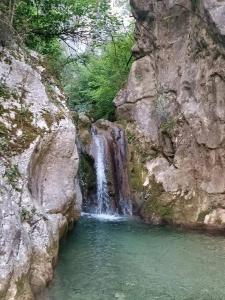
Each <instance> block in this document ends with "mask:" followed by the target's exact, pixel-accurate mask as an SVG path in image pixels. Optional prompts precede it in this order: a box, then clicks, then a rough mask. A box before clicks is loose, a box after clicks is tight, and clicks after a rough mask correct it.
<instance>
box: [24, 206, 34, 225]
mask: <svg viewBox="0 0 225 300" xmlns="http://www.w3.org/2000/svg"><path fill="white" fill-rule="evenodd" d="M31 218H32V212H31V211H29V210H27V209H26V208H25V207H23V208H22V210H21V220H22V222H24V221H26V222H29V221H30V220H31Z"/></svg>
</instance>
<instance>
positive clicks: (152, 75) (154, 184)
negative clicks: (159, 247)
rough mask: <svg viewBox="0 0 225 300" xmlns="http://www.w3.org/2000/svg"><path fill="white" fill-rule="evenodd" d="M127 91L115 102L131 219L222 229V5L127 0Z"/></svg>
mask: <svg viewBox="0 0 225 300" xmlns="http://www.w3.org/2000/svg"><path fill="white" fill-rule="evenodd" d="M131 5H132V8H133V15H134V17H135V19H136V29H135V38H136V44H135V46H134V47H133V53H134V55H135V58H136V59H135V62H134V63H133V66H132V69H131V72H130V75H129V80H128V84H127V86H126V87H125V88H124V90H122V91H121V92H120V93H119V94H118V96H117V98H116V99H115V105H116V107H117V114H118V116H119V118H120V119H125V120H126V124H124V126H125V128H126V129H127V135H128V139H129V140H130V152H131V157H130V169H131V181H132V185H133V192H134V194H135V198H136V202H137V206H138V208H137V209H138V211H139V213H140V214H141V215H142V216H143V217H144V218H146V219H147V220H149V221H152V222H156V223H159V222H162V221H168V222H174V223H179V224H180V223H182V224H197V223H200V224H203V223H205V224H210V225H214V226H217V227H220V226H223V225H225V222H224V213H225V180H224V178H225V160H224V157H225V108H224V104H225V44H224V36H225V31H224V28H225V27H224V26H225V25H224V24H225V23H224V20H225V15H224V13H225V1H210V0H199V1H183V0H178V1H177V0H176V1H173V0H172V1H164V0H163V1H156V0H155V1H154V0H148V1H147V0H142V1H139V0H132V1H131Z"/></svg>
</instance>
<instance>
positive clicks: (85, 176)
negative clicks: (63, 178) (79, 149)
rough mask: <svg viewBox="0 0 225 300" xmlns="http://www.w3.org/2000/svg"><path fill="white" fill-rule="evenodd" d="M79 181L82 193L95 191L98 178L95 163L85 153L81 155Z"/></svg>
mask: <svg viewBox="0 0 225 300" xmlns="http://www.w3.org/2000/svg"><path fill="white" fill-rule="evenodd" d="M79 179H80V185H81V189H82V191H84V192H88V191H90V190H94V189H95V186H96V176H95V171H94V161H93V160H92V159H91V157H89V156H88V155H86V154H84V153H81V154H80V161H79Z"/></svg>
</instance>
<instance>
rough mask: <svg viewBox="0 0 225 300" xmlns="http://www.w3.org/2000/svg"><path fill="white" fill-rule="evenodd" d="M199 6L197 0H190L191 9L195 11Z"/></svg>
mask: <svg viewBox="0 0 225 300" xmlns="http://www.w3.org/2000/svg"><path fill="white" fill-rule="evenodd" d="M198 6H199V0H191V9H192V10H193V11H196V10H197V8H198Z"/></svg>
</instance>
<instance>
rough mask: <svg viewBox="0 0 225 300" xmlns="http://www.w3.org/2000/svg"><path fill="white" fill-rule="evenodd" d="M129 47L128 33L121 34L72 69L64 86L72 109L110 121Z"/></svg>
mask: <svg viewBox="0 0 225 300" xmlns="http://www.w3.org/2000/svg"><path fill="white" fill-rule="evenodd" d="M132 44H133V39H132V37H131V36H130V35H129V34H120V35H118V36H117V37H114V38H112V40H111V42H108V43H107V44H106V45H105V46H104V47H101V48H99V49H98V50H99V51H98V53H94V54H93V53H89V54H87V56H86V57H85V65H84V64H82V63H78V64H76V65H74V66H73V74H75V75H74V78H73V80H71V82H70V84H69V85H67V86H66V91H67V92H68V95H69V105H70V107H71V108H72V109H74V110H78V111H86V112H87V111H88V112H89V113H90V114H91V116H92V117H94V119H99V118H106V119H113V117H114V106H113V99H114V98H115V96H116V94H117V92H118V91H119V90H120V89H121V88H122V87H123V85H124V84H125V83H126V80H127V76H128V73H129V70H130V62H129V60H130V57H131V46H132ZM128 62H129V63H128Z"/></svg>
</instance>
